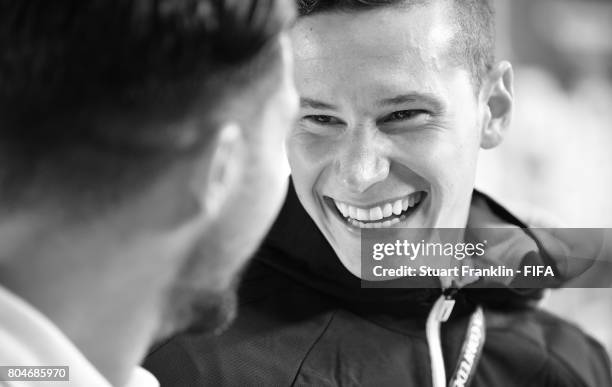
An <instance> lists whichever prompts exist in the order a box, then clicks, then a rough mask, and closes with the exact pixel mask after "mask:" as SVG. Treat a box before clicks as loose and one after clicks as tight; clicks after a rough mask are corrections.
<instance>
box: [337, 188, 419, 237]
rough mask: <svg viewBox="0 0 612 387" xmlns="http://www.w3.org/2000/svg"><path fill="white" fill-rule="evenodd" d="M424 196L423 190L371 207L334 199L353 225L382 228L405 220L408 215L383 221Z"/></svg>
mask: <svg viewBox="0 0 612 387" xmlns="http://www.w3.org/2000/svg"><path fill="white" fill-rule="evenodd" d="M422 197H423V195H422V192H416V193H414V194H411V195H409V196H407V197H405V198H403V199H399V200H396V201H395V202H393V203H385V204H384V205H381V206H377V207H372V208H369V209H367V208H358V207H354V206H351V205H350V204H346V203H342V202H338V201H336V200H334V204H335V205H336V208H337V209H338V211H339V212H340V213H341V214H342V216H343V217H345V218H347V221H348V222H349V223H350V224H352V225H353V226H355V227H359V228H381V227H391V226H393V225H395V224H398V223H399V222H401V221H402V220H404V219H405V218H406V216H407V215H403V216H402V217H401V219H400V218H399V217H393V218H392V219H388V220H385V221H384V222H382V221H381V220H382V219H385V218H389V217H392V216H393V215H401V214H402V213H403V212H404V211H406V210H408V208H410V207H414V206H415V205H417V204H418V203H420V202H421V199H422ZM364 222H368V223H364Z"/></svg>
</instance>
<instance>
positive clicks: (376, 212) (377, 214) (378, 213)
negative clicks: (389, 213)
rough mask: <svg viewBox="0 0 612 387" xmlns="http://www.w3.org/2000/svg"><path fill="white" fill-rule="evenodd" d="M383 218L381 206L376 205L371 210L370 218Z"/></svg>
mask: <svg viewBox="0 0 612 387" xmlns="http://www.w3.org/2000/svg"><path fill="white" fill-rule="evenodd" d="M382 218H383V211H382V208H380V207H374V208H372V209H371V210H370V220H381V219H382Z"/></svg>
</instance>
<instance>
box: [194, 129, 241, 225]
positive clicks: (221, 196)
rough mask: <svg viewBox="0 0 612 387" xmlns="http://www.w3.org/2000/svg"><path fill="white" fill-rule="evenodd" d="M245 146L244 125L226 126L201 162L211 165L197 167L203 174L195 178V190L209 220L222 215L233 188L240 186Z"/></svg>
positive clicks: (218, 133) (220, 130)
mask: <svg viewBox="0 0 612 387" xmlns="http://www.w3.org/2000/svg"><path fill="white" fill-rule="evenodd" d="M243 146H244V142H243V137H242V130H241V128H240V126H238V125H237V124H235V123H228V124H225V125H223V126H222V127H221V128H220V129H219V130H218V132H217V134H216V136H215V138H214V139H213V141H212V142H211V144H210V145H209V147H208V148H207V151H206V152H207V153H209V154H208V155H207V157H203V158H202V159H201V160H200V163H202V162H203V163H206V164H208V165H198V166H196V168H198V169H199V170H200V171H201V172H200V173H198V174H200V176H199V178H196V179H194V180H195V181H194V182H195V187H194V189H195V190H196V194H197V195H198V196H199V198H200V200H201V201H202V208H203V211H204V215H205V216H206V217H207V218H208V219H212V218H216V217H217V216H218V215H219V213H220V211H221V209H222V207H223V206H224V205H225V203H226V200H227V199H228V196H230V194H231V192H232V189H233V188H234V186H235V185H236V184H238V180H239V176H240V173H241V169H242V166H243V158H244V152H243ZM202 172H204V173H203V174H201V173H202Z"/></svg>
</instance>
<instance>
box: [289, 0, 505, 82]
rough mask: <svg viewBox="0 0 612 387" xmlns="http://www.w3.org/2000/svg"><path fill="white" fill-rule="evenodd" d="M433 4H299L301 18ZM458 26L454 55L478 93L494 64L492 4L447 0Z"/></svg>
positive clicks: (380, 0)
mask: <svg viewBox="0 0 612 387" xmlns="http://www.w3.org/2000/svg"><path fill="white" fill-rule="evenodd" d="M431 1H432V0H297V5H298V11H299V15H300V16H308V15H313V14H317V13H320V12H327V11H367V10H369V9H374V8H378V7H383V6H399V5H423V4H425V5H426V4H427V3H430V2H431ZM448 1H451V2H453V3H454V6H455V8H454V9H455V16H456V19H455V22H456V23H457V25H458V26H459V31H458V32H457V34H456V37H455V40H454V42H453V43H454V44H453V45H452V46H453V50H452V52H451V55H452V56H453V59H456V61H458V63H459V64H464V65H467V68H468V70H469V71H470V73H471V75H472V81H473V83H474V85H475V86H476V88H477V89H478V88H479V87H480V84H481V80H482V79H483V77H484V76H485V75H486V74H487V73H488V72H489V70H490V69H491V68H492V66H493V64H494V62H495V15H494V9H493V6H492V5H491V2H490V0H448Z"/></svg>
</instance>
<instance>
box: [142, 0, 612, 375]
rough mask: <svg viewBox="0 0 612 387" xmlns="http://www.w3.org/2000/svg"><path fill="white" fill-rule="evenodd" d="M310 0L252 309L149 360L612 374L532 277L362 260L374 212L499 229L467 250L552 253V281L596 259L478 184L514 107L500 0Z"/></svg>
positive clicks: (537, 260)
mask: <svg viewBox="0 0 612 387" xmlns="http://www.w3.org/2000/svg"><path fill="white" fill-rule="evenodd" d="M299 3H300V12H301V14H302V17H301V18H300V19H299V20H298V22H297V24H296V26H295V28H294V29H293V31H292V38H293V43H294V49H295V53H296V83H297V86H298V92H299V94H300V97H301V113H300V119H299V122H298V124H297V125H296V126H295V127H294V129H293V131H292V133H291V135H290V136H289V139H288V141H287V151H288V155H289V161H290V164H291V171H292V181H293V186H292V187H291V189H290V192H289V195H288V197H287V199H286V201H285V205H284V207H283V210H282V211H281V215H280V217H279V219H277V221H276V224H275V226H274V227H273V229H272V231H271V233H270V234H269V235H268V239H267V241H266V243H265V244H264V246H263V248H262V249H261V251H260V252H259V253H258V255H257V258H256V261H255V262H254V264H253V265H252V266H251V267H250V269H249V271H248V272H247V276H246V277H245V280H244V282H243V286H242V290H241V293H240V294H241V297H242V299H241V313H240V315H239V318H238V319H237V322H236V324H235V325H233V326H232V328H231V329H230V330H228V331H227V332H226V333H225V334H223V335H221V336H220V337H217V338H214V339H210V338H206V337H202V336H181V337H178V338H176V339H174V340H171V341H170V342H168V343H167V344H165V345H164V346H161V347H159V348H158V349H157V350H156V351H155V352H153V353H152V354H151V355H150V356H149V357H148V359H147V362H146V363H145V365H146V366H147V367H148V368H149V369H150V370H152V371H153V372H154V373H155V374H156V375H159V377H160V379H161V380H163V381H164V382H166V383H167V384H168V385H208V384H210V385H215V386H221V385H223V386H251V385H256V386H385V387H389V386H434V387H442V386H453V387H455V386H472V387H491V386H513V387H518V386H592V387H595V386H609V385H610V383H611V379H610V369H609V362H608V359H607V358H606V355H605V352H604V350H603V348H602V347H601V346H600V345H599V344H598V343H596V342H595V341H594V340H592V339H590V338H589V337H587V336H586V335H584V333H582V332H581V331H580V330H579V329H577V328H576V327H573V326H570V325H569V324H567V323H566V322H564V321H562V320H560V319H558V318H556V317H554V316H551V315H548V314H546V313H544V312H542V311H540V310H538V309H536V308H533V304H534V303H535V302H537V300H538V299H539V297H540V296H541V294H542V289H529V288H528V287H525V286H524V284H520V282H521V281H522V278H524V277H521V276H517V277H513V276H508V277H506V276H503V281H507V282H502V283H501V285H502V286H498V288H497V289H481V288H480V287H482V286H484V285H486V279H485V278H478V277H476V278H473V277H465V276H457V277H455V278H450V277H449V276H446V275H440V276H439V277H438V276H437V275H434V276H430V277H422V278H416V277H409V276H405V277H403V278H393V279H392V278H385V281H380V282H374V281H373V280H370V277H369V276H368V272H367V271H366V270H364V267H365V266H366V265H364V262H366V261H365V260H364V258H363V257H364V256H362V252H360V250H362V249H363V250H365V248H364V244H362V243H363V242H364V240H365V239H366V236H368V235H370V236H371V235H373V234H372V232H374V231H376V230H377V229H379V230H383V231H381V232H382V233H384V234H385V235H386V236H387V237H388V239H392V240H393V239H396V240H398V241H399V240H402V239H405V238H406V237H407V236H409V234H408V232H415V233H422V234H423V236H422V239H424V240H425V241H427V242H431V241H433V238H434V235H433V234H434V233H435V230H439V229H441V228H453V229H454V230H464V229H466V231H465V232H466V236H465V237H466V239H467V238H468V234H469V238H472V239H473V240H475V241H479V242H482V241H485V240H486V241H487V242H488V243H486V248H485V249H484V251H485V254H484V256H475V255H474V256H471V257H469V258H465V259H464V260H463V261H461V263H462V264H464V265H472V266H473V267H481V266H485V265H496V266H506V267H512V268H517V269H518V268H521V267H522V265H526V264H531V265H536V264H542V263H544V262H548V263H547V264H549V265H550V266H551V267H552V268H554V270H555V271H556V275H555V277H554V278H555V281H551V282H550V283H549V284H550V285H552V286H559V285H560V283H562V282H563V281H565V280H567V279H568V278H569V277H571V276H572V275H575V274H576V273H579V272H581V271H582V270H584V267H582V266H583V265H584V264H585V263H586V264H587V265H588V264H589V263H592V261H591V262H589V261H588V260H583V261H585V262H578V263H576V262H570V260H569V259H568V257H566V256H563V255H561V254H557V252H556V250H554V248H555V247H557V245H556V244H555V243H556V240H554V239H552V238H551V237H550V235H543V234H545V233H544V232H536V231H535V230H531V229H527V228H526V226H525V224H523V223H522V222H521V221H519V220H518V219H516V218H515V217H514V216H512V215H511V214H510V213H508V212H507V211H505V210H504V209H503V208H502V207H501V206H500V205H499V204H497V203H495V202H494V201H492V200H491V199H489V198H488V197H486V196H485V195H483V194H481V193H478V192H475V191H474V176H475V172H476V164H477V158H478V152H479V150H480V149H481V148H484V149H488V148H492V147H495V146H497V145H498V144H500V143H501V141H502V139H503V136H504V134H505V131H506V129H507V128H508V124H509V121H510V116H511V112H512V108H513V90H512V87H513V86H512V78H513V74H512V68H511V66H510V64H509V63H508V62H505V61H502V62H495V61H494V60H493V51H494V48H493V25H492V24H493V15H492V10H491V8H490V6H489V4H488V2H487V1H485V0H424V1H410V0H396V1H393V0H387V1H384V0H378V1H375V0H371V1H368V0H309V1H300V2H299ZM405 230H409V231H405ZM411 230H416V231H411ZM428 233H431V235H430V234H428ZM415 239H416V238H415ZM417 240H419V241H420V240H421V237H419V238H418V239H417ZM461 240H463V239H461ZM365 256H367V254H366V255H365ZM419 258H420V257H419ZM426 258H428V259H429V258H430V257H426ZM417 259H418V258H417ZM428 259H427V260H425V259H423V262H428V261H429V260H428ZM370 261H371V260H370ZM385 262H387V258H385ZM449 262H450V261H449ZM573 264H576V267H574V266H572V265H573ZM552 268H551V270H553V269H552ZM370 274H371V272H370ZM495 279H496V280H497V279H498V278H495ZM499 280H500V281H501V280H502V279H499ZM517 282H518V283H517ZM376 285H379V287H382V288H375V287H376ZM497 285H500V284H497ZM520 285H523V286H520ZM533 285H534V286H540V287H545V286H547V285H548V284H546V283H543V282H538V283H535V284H533ZM362 286H363V287H362ZM368 287H369V288H368ZM233 365H240V367H235V366H233Z"/></svg>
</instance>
